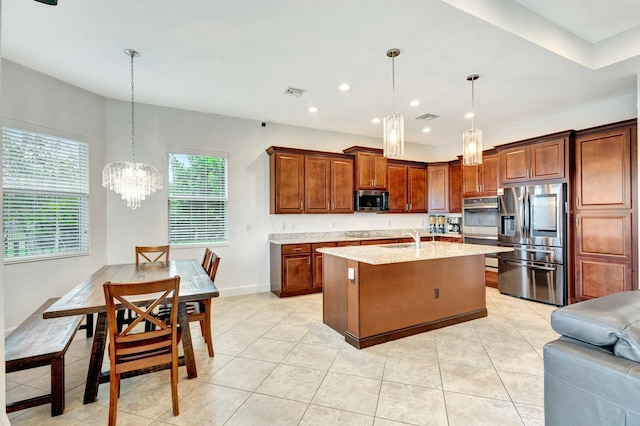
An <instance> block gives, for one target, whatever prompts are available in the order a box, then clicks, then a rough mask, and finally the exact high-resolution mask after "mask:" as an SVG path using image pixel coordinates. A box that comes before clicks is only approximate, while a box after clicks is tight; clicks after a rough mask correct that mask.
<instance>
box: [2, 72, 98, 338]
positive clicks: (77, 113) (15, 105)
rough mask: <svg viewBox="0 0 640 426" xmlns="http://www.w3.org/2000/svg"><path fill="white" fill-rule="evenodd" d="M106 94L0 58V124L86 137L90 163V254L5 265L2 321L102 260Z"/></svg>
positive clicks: (12, 319)
mask: <svg viewBox="0 0 640 426" xmlns="http://www.w3.org/2000/svg"><path fill="white" fill-rule="evenodd" d="M104 103H105V101H104V99H103V98H102V97H100V96H97V95H95V94H92V93H90V92H87V91H85V90H82V89H79V88H77V87H74V86H71V85H69V84H67V83H64V82H61V81H59V80H55V79H53V78H50V77H48V76H45V75H43V74H40V73H37V72H35V71H32V70H30V69H28V68H25V67H23V66H20V65H18V64H15V63H13V62H10V61H7V60H3V61H2V124H3V125H5V126H13V127H18V128H23V129H26V130H32V131H36V132H42V133H47V134H52V135H56V136H60V137H65V138H69V139H74V140H78V141H80V142H86V143H88V144H89V145H90V148H89V149H90V167H91V175H90V178H91V187H90V191H91V230H90V232H91V254H90V255H88V256H80V257H73V258H66V259H58V260H49V261H41V262H27V263H18V264H7V265H4V274H3V278H4V297H5V310H4V312H5V315H4V320H5V326H6V328H8V329H12V328H14V327H15V326H16V325H17V324H19V323H20V322H22V321H23V320H24V319H25V318H26V317H27V316H28V315H29V314H30V313H31V312H33V311H34V310H35V309H36V308H37V307H38V306H40V305H41V304H42V303H43V302H44V301H45V300H46V299H48V298H50V297H55V296H61V295H63V294H64V293H65V292H67V291H68V290H69V289H71V288H73V287H74V286H75V285H76V284H78V283H79V282H81V281H82V280H83V279H84V278H86V277H87V276H88V275H90V274H91V273H92V272H94V271H95V270H97V269H98V268H99V267H100V266H102V265H103V264H104V263H105V260H106V237H105V232H106V221H105V208H106V202H105V194H104V190H103V188H102V186H101V183H102V175H101V172H102V166H103V165H104V158H105V148H104V115H105V114H104Z"/></svg>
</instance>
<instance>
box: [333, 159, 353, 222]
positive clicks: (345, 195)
mask: <svg viewBox="0 0 640 426" xmlns="http://www.w3.org/2000/svg"><path fill="white" fill-rule="evenodd" d="M331 212H333V213H353V160H351V159H342V158H332V159H331Z"/></svg>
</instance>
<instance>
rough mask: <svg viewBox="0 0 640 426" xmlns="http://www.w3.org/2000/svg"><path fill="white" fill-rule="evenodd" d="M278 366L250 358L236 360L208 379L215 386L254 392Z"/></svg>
mask: <svg viewBox="0 0 640 426" xmlns="http://www.w3.org/2000/svg"><path fill="white" fill-rule="evenodd" d="M277 365H278V364H275V363H273V362H266V361H259V360H256V359H248V358H235V359H233V360H232V361H230V362H229V363H228V364H227V365H225V366H224V367H222V368H221V369H220V370H219V371H218V372H217V373H215V374H214V375H213V376H211V378H209V379H208V381H209V382H210V383H213V384H215V385H222V386H229V387H231V388H235V389H241V390H246V391H253V390H255V389H256V388H257V387H258V386H260V383H262V382H263V380H264V379H266V378H267V376H268V375H269V374H271V372H272V371H273V369H274V368H276V366H277Z"/></svg>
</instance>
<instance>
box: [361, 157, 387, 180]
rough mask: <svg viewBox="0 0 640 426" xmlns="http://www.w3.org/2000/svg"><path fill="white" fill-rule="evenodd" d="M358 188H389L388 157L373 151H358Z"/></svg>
mask: <svg viewBox="0 0 640 426" xmlns="http://www.w3.org/2000/svg"><path fill="white" fill-rule="evenodd" d="M355 154H356V164H355V167H356V189H387V159H386V158H385V157H384V156H382V155H380V154H375V153H371V152H356V153H355Z"/></svg>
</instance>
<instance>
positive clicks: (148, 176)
mask: <svg viewBox="0 0 640 426" xmlns="http://www.w3.org/2000/svg"><path fill="white" fill-rule="evenodd" d="M102 186H104V187H105V188H108V189H110V190H112V191H113V192H115V193H116V194H119V195H120V197H121V198H122V199H123V200H125V201H126V202H127V207H131V208H132V209H133V210H135V209H136V208H138V207H140V202H141V201H142V200H144V199H145V198H146V197H147V195H149V194H153V193H154V192H156V191H157V190H158V189H160V188H162V175H161V174H160V172H159V171H158V169H156V168H155V167H153V166H150V165H148V164H144V163H134V162H131V161H114V162H113V163H109V164H107V165H106V166H105V168H104V169H103V170H102Z"/></svg>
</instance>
